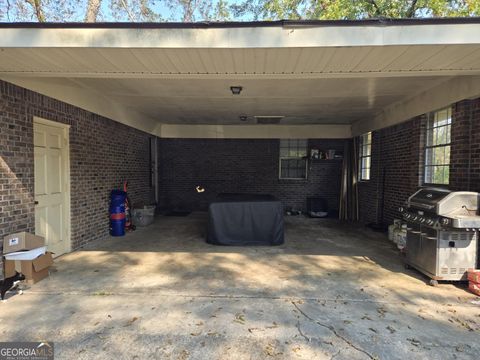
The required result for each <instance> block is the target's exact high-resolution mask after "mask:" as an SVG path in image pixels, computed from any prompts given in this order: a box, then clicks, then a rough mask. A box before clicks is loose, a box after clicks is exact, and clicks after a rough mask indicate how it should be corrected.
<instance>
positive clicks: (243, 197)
mask: <svg viewBox="0 0 480 360" xmlns="http://www.w3.org/2000/svg"><path fill="white" fill-rule="evenodd" d="M283 231H284V226H283V206H282V203H281V202H280V201H278V200H277V199H276V198H275V197H273V196H271V195H254V194H220V195H218V197H217V199H216V200H215V201H213V202H212V203H211V204H210V206H209V208H208V235H207V242H208V243H210V244H215V245H235V246H238V245H281V244H283V242H284V235H283Z"/></svg>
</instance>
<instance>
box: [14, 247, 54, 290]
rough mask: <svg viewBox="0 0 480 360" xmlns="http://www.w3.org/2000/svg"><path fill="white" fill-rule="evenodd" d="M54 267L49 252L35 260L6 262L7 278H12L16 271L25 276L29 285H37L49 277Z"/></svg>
mask: <svg viewBox="0 0 480 360" xmlns="http://www.w3.org/2000/svg"><path fill="white" fill-rule="evenodd" d="M51 265H53V258H52V253H50V252H47V253H46V254H45V255H42V256H39V257H38V258H36V259H35V260H17V261H15V260H5V277H6V278H8V277H12V276H13V275H15V271H18V272H19V273H22V274H23V275H25V281H26V282H27V284H35V283H37V282H39V281H40V280H43V279H45V278H46V277H47V276H48V268H49V267H50V266H51Z"/></svg>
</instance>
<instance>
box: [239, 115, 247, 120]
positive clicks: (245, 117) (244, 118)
mask: <svg viewBox="0 0 480 360" xmlns="http://www.w3.org/2000/svg"><path fill="white" fill-rule="evenodd" d="M239 118H240V121H247V115H240V116H239Z"/></svg>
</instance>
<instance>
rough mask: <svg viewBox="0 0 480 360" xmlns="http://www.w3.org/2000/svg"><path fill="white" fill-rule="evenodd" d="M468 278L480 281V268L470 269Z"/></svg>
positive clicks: (476, 281)
mask: <svg viewBox="0 0 480 360" xmlns="http://www.w3.org/2000/svg"><path fill="white" fill-rule="evenodd" d="M468 280H470V281H473V282H474V283H480V270H476V269H468Z"/></svg>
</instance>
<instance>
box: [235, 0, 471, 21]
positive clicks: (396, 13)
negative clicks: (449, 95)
mask: <svg viewBox="0 0 480 360" xmlns="http://www.w3.org/2000/svg"><path fill="white" fill-rule="evenodd" d="M243 4H244V6H245V7H247V8H248V7H250V8H252V5H246V4H251V1H246V2H245V3H243ZM253 8H254V9H255V11H256V12H257V13H256V14H255V16H254V17H257V18H264V19H269V20H278V19H329V20H334V19H367V18H381V17H386V18H415V17H451V16H474V15H478V14H480V1H478V0H257V2H256V5H255V6H253ZM243 14H244V15H246V14H247V12H246V11H245V12H243Z"/></svg>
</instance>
